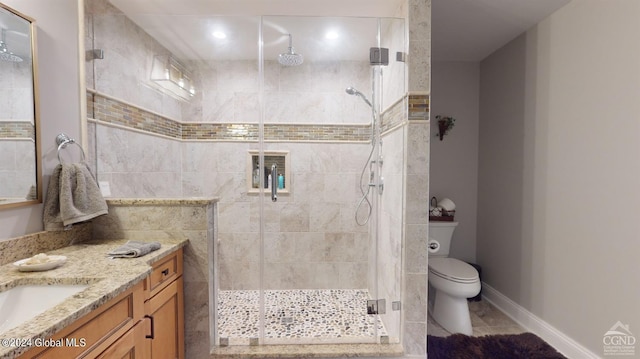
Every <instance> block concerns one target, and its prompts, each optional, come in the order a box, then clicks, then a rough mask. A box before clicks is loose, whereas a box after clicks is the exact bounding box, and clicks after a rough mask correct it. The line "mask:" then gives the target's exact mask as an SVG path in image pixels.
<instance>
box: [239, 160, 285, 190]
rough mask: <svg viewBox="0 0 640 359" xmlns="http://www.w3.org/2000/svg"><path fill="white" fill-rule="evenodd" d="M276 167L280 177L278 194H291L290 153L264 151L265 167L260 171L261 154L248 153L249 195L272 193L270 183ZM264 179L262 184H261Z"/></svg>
mask: <svg viewBox="0 0 640 359" xmlns="http://www.w3.org/2000/svg"><path fill="white" fill-rule="evenodd" d="M274 164H275V165H276V167H277V172H278V175H277V176H278V177H277V179H276V183H277V184H278V193H283V194H288V193H291V175H290V168H291V163H290V159H289V151H264V167H263V168H262V170H261V169H260V153H259V152H258V151H257V150H249V151H248V153H247V191H248V193H254V194H257V193H265V192H270V191H271V182H270V181H269V178H270V175H271V169H272V168H273V165H274ZM260 179H262V184H261V183H260Z"/></svg>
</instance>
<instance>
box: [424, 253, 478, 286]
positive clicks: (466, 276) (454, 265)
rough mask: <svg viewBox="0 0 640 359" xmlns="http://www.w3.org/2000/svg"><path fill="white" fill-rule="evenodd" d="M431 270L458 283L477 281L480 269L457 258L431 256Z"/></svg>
mask: <svg viewBox="0 0 640 359" xmlns="http://www.w3.org/2000/svg"><path fill="white" fill-rule="evenodd" d="M429 272H430V273H432V274H434V275H436V276H438V277H440V278H443V279H446V280H450V281H453V282H457V283H475V282H478V281H479V280H480V278H479V276H478V271H477V270H476V269H475V268H473V266H471V265H470V264H468V263H465V262H463V261H461V260H458V259H455V258H429Z"/></svg>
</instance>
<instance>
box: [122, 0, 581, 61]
mask: <svg viewBox="0 0 640 359" xmlns="http://www.w3.org/2000/svg"><path fill="white" fill-rule="evenodd" d="M569 1H570V0H432V56H433V60H434V61H480V60H482V59H483V58H485V57H486V56H488V55H489V54H491V53H492V52H493V51H495V50H497V49H498V48H500V47H501V46H503V45H504V44H506V43H507V42H509V41H510V40H512V39H513V38H515V37H516V36H518V35H519V34H521V33H522V32H524V31H526V30H527V29H529V28H530V27H532V26H533V25H535V24H536V23H538V22H540V21H541V20H542V19H544V18H545V17H547V16H548V15H550V14H551V13H553V12H554V11H556V10H557V9H559V8H560V7H562V6H564V5H565V4H566V3H568V2H569ZM110 2H111V3H112V4H113V5H115V6H116V7H117V8H119V9H120V10H121V11H122V12H124V13H125V14H127V16H128V17H129V18H130V19H132V20H133V21H134V22H135V23H136V24H138V25H139V26H140V27H142V28H143V29H145V31H147V33H149V34H150V35H151V36H153V37H154V38H155V39H156V40H158V41H159V42H160V43H162V44H163V45H165V46H166V47H167V48H168V49H169V50H170V51H171V52H172V53H174V54H175V55H176V56H178V57H179V58H182V59H214V60H220V59H231V60H233V59H248V58H250V59H255V58H256V57H257V45H256V44H257V43H258V40H259V39H258V26H259V21H260V17H259V15H274V16H267V17H265V18H264V20H263V28H264V30H265V31H264V37H263V41H264V44H265V46H264V49H265V52H264V56H265V58H267V59H268V58H275V57H277V55H278V53H282V52H286V51H287V49H288V40H289V38H288V36H287V34H289V33H290V34H292V36H293V47H294V49H295V51H296V52H297V53H301V54H303V55H304V56H305V59H307V58H308V59H312V60H323V59H325V58H327V59H328V58H330V59H334V60H335V59H340V60H358V61H359V60H362V61H366V60H368V49H369V47H372V46H376V26H377V23H376V22H375V21H372V19H371V18H375V17H394V16H396V17H397V16H398V15H399V14H400V12H399V11H400V9H401V6H402V4H403V3H404V0H324V1H318V0H295V2H294V1H292V0H268V1H266V0H110ZM292 4H295V6H292ZM300 16H305V18H300ZM345 17H349V19H347V18H345ZM389 21H392V20H389ZM220 29H222V30H224V31H225V32H226V33H227V38H225V39H215V38H214V37H213V36H212V33H213V32H214V31H217V30H220ZM328 29H334V30H337V31H338V32H339V33H340V37H339V38H337V39H331V40H329V39H325V38H324V35H323V34H324V32H325V31H327V30H328Z"/></svg>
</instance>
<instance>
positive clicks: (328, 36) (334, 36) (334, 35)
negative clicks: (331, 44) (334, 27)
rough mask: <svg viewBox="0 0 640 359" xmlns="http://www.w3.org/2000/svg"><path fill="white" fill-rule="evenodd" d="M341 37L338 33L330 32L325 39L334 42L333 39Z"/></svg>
mask: <svg viewBox="0 0 640 359" xmlns="http://www.w3.org/2000/svg"><path fill="white" fill-rule="evenodd" d="M339 36H340V35H339V34H338V32H336V31H328V32H327V33H326V34H325V35H324V37H325V38H327V39H329V40H333V39H337V38H338V37H339Z"/></svg>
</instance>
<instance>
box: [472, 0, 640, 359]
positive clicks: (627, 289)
mask: <svg viewBox="0 0 640 359" xmlns="http://www.w3.org/2000/svg"><path fill="white" fill-rule="evenodd" d="M639 18H640V2H638V1H636V0H617V1H607V2H603V1H597V0H581V1H574V2H571V3H570V4H568V5H567V6H565V7H564V8H562V9H561V10H559V11H557V12H556V13H554V14H553V15H552V16H550V17H549V18H548V19H546V20H544V21H543V22H541V23H540V24H538V25H537V26H536V27H534V28H533V29H531V30H530V31H528V32H527V33H525V34H524V35H522V36H520V37H518V38H517V39H515V40H514V41H512V42H511V43H509V44H508V45H507V46H505V47H504V48H502V49H500V50H499V51H497V52H496V53H494V54H493V55H491V56H490V57H489V58H487V59H485V60H484V61H483V62H482V64H481V92H480V93H481V95H480V96H481V101H480V103H481V106H480V107H481V109H480V117H481V124H480V171H479V188H478V190H479V196H478V199H479V200H478V223H479V224H478V248H477V255H478V261H479V263H480V264H481V265H482V266H483V270H484V272H483V274H484V280H485V281H486V282H487V283H488V284H490V285H491V286H493V287H494V288H495V289H497V290H498V291H500V292H501V293H503V294H504V295H506V296H508V297H509V298H510V299H512V300H514V301H515V302H517V303H518V304H519V305H521V306H523V307H524V308H526V309H527V310H529V311H531V312H532V313H533V314H535V315H536V316H538V317H540V318H542V319H543V320H544V321H546V322H547V323H549V324H551V325H552V326H554V327H556V328H557V329H559V330H560V331H562V332H563V333H564V334H566V335H567V336H569V337H571V338H572V339H574V340H576V341H577V342H579V343H580V344H582V345H583V346H585V347H586V348H588V349H590V350H591V351H593V352H594V353H598V354H599V355H603V351H602V349H603V342H602V339H603V334H604V333H605V332H606V331H607V330H609V328H611V327H612V326H613V325H614V324H615V323H616V322H617V321H621V322H622V323H624V324H629V325H630V328H631V330H632V331H633V332H634V333H636V335H637V328H640V311H639V310H638V303H640V289H639V288H640V287H639V286H638V273H640V255H639V253H640V241H639V240H638V238H640V226H639V225H638V216H639V215H640V191H638V184H639V183H640V158H639V157H640V151H639V146H640V145H639V144H640V131H639V128H638V127H639V122H638V121H639V120H638V119H639V118H640V101H639V99H640V42H638V36H639V35H640V22H638V19H639ZM634 328H635V331H634ZM636 351H637V349H636Z"/></svg>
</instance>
